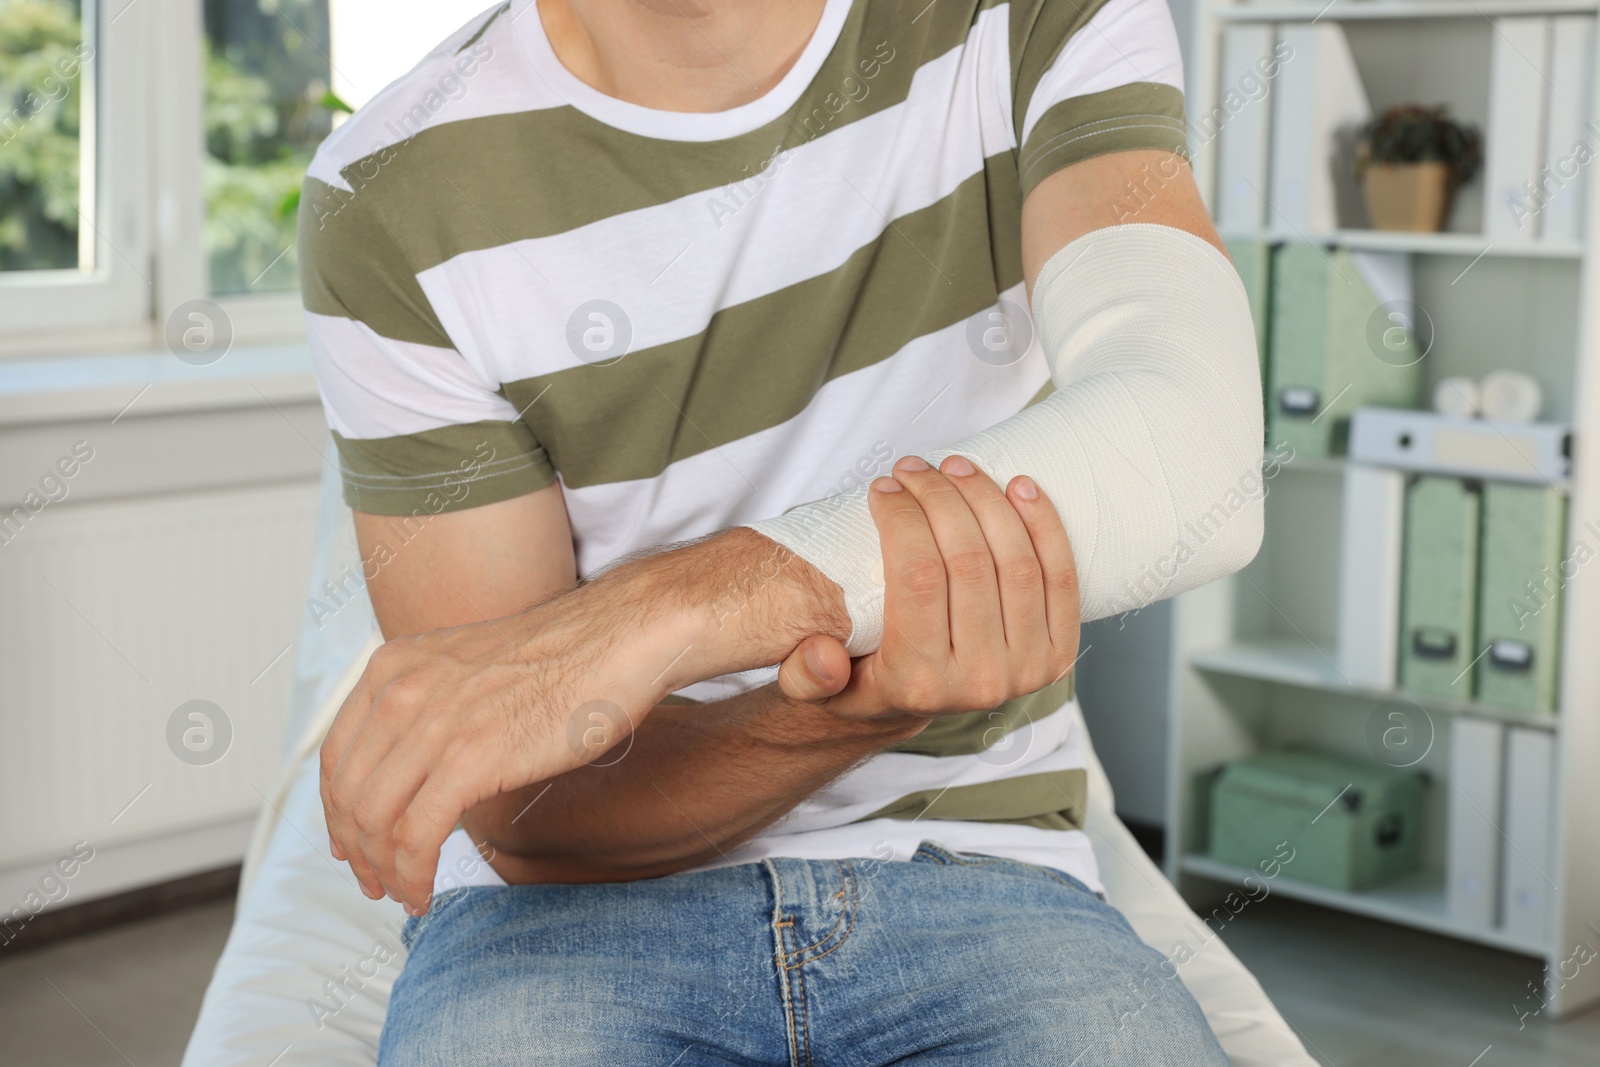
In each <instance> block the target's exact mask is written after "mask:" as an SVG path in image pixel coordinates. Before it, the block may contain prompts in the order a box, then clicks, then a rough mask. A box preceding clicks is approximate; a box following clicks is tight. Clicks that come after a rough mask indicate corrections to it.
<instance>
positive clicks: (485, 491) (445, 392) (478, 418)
mask: <svg viewBox="0 0 1600 1067" xmlns="http://www.w3.org/2000/svg"><path fill="white" fill-rule="evenodd" d="M299 226H300V237H299V247H300V276H301V294H302V297H303V299H304V302H305V309H306V333H307V338H308V341H309V343H310V347H311V356H312V363H313V366H314V368H315V370H316V375H317V385H318V388H319V389H320V391H321V393H322V403H323V408H324V412H325V414H326V416H327V420H328V425H329V427H330V428H331V429H332V430H333V439H334V442H335V443H336V445H337V447H338V453H339V464H340V468H341V472H342V474H343V477H344V498H345V502H346V503H348V504H349V505H350V506H351V507H352V508H354V509H356V510H357V511H366V512H373V513H376V514H379V515H417V514H425V515H434V514H439V513H441V512H445V511H460V510H463V509H465V508H471V507H479V506H482V505H484V504H493V503H496V502H497V501H501V500H508V499H510V498H512V497H515V496H521V495H523V494H525V493H531V492H533V491H534V490H537V489H542V488H543V487H544V486H546V485H549V484H550V483H551V482H553V481H554V480H555V477H556V475H555V470H554V468H553V467H552V465H551V463H550V459H549V457H548V456H547V455H546V453H545V450H544V449H543V448H542V447H541V446H540V444H539V442H538V440H537V439H536V438H535V437H534V434H533V432H532V430H530V429H529V427H528V426H527V424H526V423H525V422H524V421H523V420H522V419H521V417H520V415H519V413H518V411H517V410H516V408H515V407H514V406H513V405H512V404H511V402H510V401H509V400H507V399H506V398H505V396H504V395H503V394H502V393H501V391H500V386H499V383H498V382H494V381H490V380H488V378H487V376H486V375H485V374H484V373H483V372H482V371H481V370H480V369H479V368H476V367H474V366H473V365H472V364H471V363H470V362H469V361H468V360H467V359H466V358H465V357H464V356H463V355H462V354H461V352H459V351H458V350H457V349H456V348H455V347H454V345H453V344H452V342H451V340H450V338H449V336H448V335H447V334H446V332H445V330H444V327H443V326H442V325H441V324H440V322H439V319H438V316H437V315H435V314H434V311H433V308H432V307H431V305H430V304H429V303H428V299H427V297H426V295H425V294H424V293H423V290H422V287H421V285H420V284H419V283H418V281H417V278H416V275H415V274H414V273H412V269H411V266H410V265H409V264H408V262H407V260H406V258H405V257H404V256H403V254H402V253H401V251H400V249H399V248H398V247H397V245H396V242H395V241H394V240H393V239H392V238H391V237H390V236H389V235H388V234H387V233H386V232H385V229H384V227H383V226H381V225H380V224H379V223H378V221H377V220H376V219H375V218H374V217H373V213H372V212H371V210H370V208H369V206H368V204H367V203H366V201H365V200H364V199H363V198H362V197H361V196H360V194H359V192H352V191H350V190H348V189H343V188H340V187H338V186H335V185H330V184H327V183H325V182H323V181H320V180H318V179H317V178H315V177H308V178H307V179H306V182H305V187H304V190H303V191H302V193H301V200H300V222H299Z"/></svg>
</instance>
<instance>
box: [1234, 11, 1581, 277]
mask: <svg viewBox="0 0 1600 1067" xmlns="http://www.w3.org/2000/svg"><path fill="white" fill-rule="evenodd" d="M1367 2H1376V0H1367ZM1222 236H1223V238H1224V239H1226V240H1235V239H1238V240H1245V241H1265V242H1266V243H1268V244H1276V243H1279V242H1282V241H1314V242H1316V243H1318V244H1329V245H1341V246H1343V247H1345V248H1360V249H1366V250H1369V251H1373V252H1420V253H1425V254H1430V255H1437V256H1468V257H1471V258H1473V259H1476V258H1478V257H1479V256H1507V257H1512V258H1521V259H1581V258H1582V257H1583V246H1582V245H1575V244H1567V243H1565V242H1559V241H1541V242H1539V243H1537V244H1519V245H1514V244H1505V243H1501V244H1495V243H1493V242H1491V241H1489V240H1488V239H1486V238H1484V237H1480V236H1479V235H1477V234H1471V233H1389V232H1385V231H1383V230H1335V231H1333V232H1332V233H1296V232H1294V231H1293V230H1265V231H1262V232H1260V233H1242V232H1239V231H1224V232H1223V234H1222Z"/></svg>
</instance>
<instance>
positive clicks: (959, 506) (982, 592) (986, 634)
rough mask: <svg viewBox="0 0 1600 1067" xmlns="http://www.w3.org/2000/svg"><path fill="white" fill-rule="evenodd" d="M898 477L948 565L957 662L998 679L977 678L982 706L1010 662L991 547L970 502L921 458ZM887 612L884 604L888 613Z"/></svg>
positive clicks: (904, 465)
mask: <svg viewBox="0 0 1600 1067" xmlns="http://www.w3.org/2000/svg"><path fill="white" fill-rule="evenodd" d="M894 476H895V478H896V479H898V480H899V481H900V482H902V483H903V484H904V485H905V487H906V488H907V490H909V491H910V492H911V494H912V495H913V496H915V497H916V499H917V503H919V504H921V505H922V510H923V511H924V512H925V513H926V515H927V522H928V526H929V528H930V529H931V530H932V531H933V536H934V541H935V543H936V544H937V546H938V550H939V555H940V557H941V559H942V560H943V563H944V569H945V572H946V576H947V581H948V583H949V593H948V597H949V604H950V607H949V628H950V643H951V646H952V647H953V648H954V650H955V655H956V658H957V659H959V660H961V661H962V662H966V663H972V664H978V665H985V666H984V673H985V674H993V675H994V677H993V678H992V679H990V678H986V677H975V678H973V679H972V681H973V687H974V690H975V693H974V697H975V699H978V700H980V701H981V700H982V699H984V698H983V696H982V695H981V694H982V691H983V690H985V689H990V688H992V689H995V690H996V691H998V689H999V688H1000V686H999V683H1001V682H1003V681H1004V680H1005V675H1004V672H1003V667H1004V664H1005V662H1006V661H1005V624H1004V622H1003V621H1002V619H1001V614H1000V589H999V585H998V582H997V579H996V577H995V570H994V557H993V555H992V554H991V552H990V547H989V542H988V541H987V540H986V539H985V537H984V531H983V528H982V527H981V526H980V525H979V524H978V519H977V517H976V516H975V515H974V514H973V513H972V508H971V506H970V505H968V503H967V501H966V499H965V497H964V496H963V495H962V494H961V492H960V491H959V490H958V489H957V488H956V487H955V486H954V485H952V484H951V480H950V479H949V478H946V477H945V476H944V474H942V473H941V472H939V471H936V470H934V469H933V468H931V467H929V466H928V464H927V463H926V462H925V461H924V460H923V459H922V458H921V457H919V456H907V457H905V458H904V459H902V460H901V461H900V462H899V463H897V464H895V468H894ZM887 608H888V606H887V604H885V614H887ZM1001 699H1002V700H1003V699H1004V697H1001Z"/></svg>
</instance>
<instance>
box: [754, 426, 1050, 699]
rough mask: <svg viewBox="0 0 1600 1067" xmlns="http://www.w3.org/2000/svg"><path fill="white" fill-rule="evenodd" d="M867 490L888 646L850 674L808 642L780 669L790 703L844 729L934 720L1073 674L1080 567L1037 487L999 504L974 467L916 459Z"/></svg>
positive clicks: (821, 644)
mask: <svg viewBox="0 0 1600 1067" xmlns="http://www.w3.org/2000/svg"><path fill="white" fill-rule="evenodd" d="M872 489H873V491H872V492H870V493H869V494H867V495H868V502H869V505H870V507H871V510H872V519H873V522H874V523H875V524H876V525H877V527H878V537H879V540H880V542H881V544H882V548H883V572H884V577H885V589H884V632H883V644H882V646H881V647H880V648H879V649H878V651H876V652H874V653H872V654H871V655H869V656H863V657H861V658H860V659H859V660H857V661H856V662H855V663H854V665H852V664H851V662H850V658H849V655H848V653H846V652H845V648H844V646H843V645H842V644H840V643H839V641H837V640H836V639H834V638H833V637H829V636H822V635H818V636H812V637H808V638H806V639H805V640H804V641H802V642H801V643H800V645H799V646H798V647H797V648H796V649H795V651H794V652H793V653H792V654H791V655H790V656H789V657H788V658H787V659H786V660H785V661H784V663H783V665H782V666H781V667H780V668H779V672H778V679H779V685H780V686H781V687H782V688H783V691H784V692H785V693H786V694H788V695H789V696H790V697H792V698H795V699H799V700H810V701H814V702H818V703H821V704H822V705H823V706H824V707H826V708H828V709H829V710H831V711H833V712H834V713H836V714H838V715H841V716H844V717H847V718H867V717H879V716H886V715H897V714H911V715H917V716H937V715H947V714H957V713H960V712H968V711H983V710H987V709H989V708H993V707H996V706H998V705H1000V704H1002V703H1004V702H1005V701H1007V700H1010V699H1011V698H1013V697H1017V696H1022V695H1024V694H1026V693H1032V692H1035V691H1036V690H1039V689H1042V688H1044V687H1045V686H1047V685H1049V684H1051V683H1052V682H1055V681H1057V680H1058V679H1060V678H1061V677H1062V676H1063V675H1065V674H1066V673H1067V671H1069V670H1071V669H1072V665H1073V662H1074V661H1075V660H1076V658H1077V654H1078V624H1079V613H1078V612H1079V609H1078V572H1077V567H1076V565H1075V563H1074V561H1073V556H1072V546H1071V544H1070V543H1069V542H1068V540H1067V533H1066V530H1065V528H1064V527H1063V526H1062V524H1061V519H1060V517H1059V516H1058V515H1057V514H1056V510H1055V508H1054V507H1053V506H1052V505H1051V503H1050V501H1049V500H1048V499H1047V498H1046V497H1045V496H1044V494H1043V493H1042V492H1041V491H1040V490H1039V488H1038V486H1037V484H1036V483H1034V482H1033V480H1032V479H1030V478H1026V477H1017V478H1013V479H1012V480H1011V484H1010V485H1008V486H1007V487H1006V491H1005V492H1004V493H1002V492H1001V491H1000V489H999V487H998V486H996V485H995V483H994V482H993V481H992V480H990V478H989V476H988V475H986V474H984V473H983V472H982V471H980V470H978V469H977V468H975V467H974V466H973V465H972V463H971V462H970V461H968V460H967V459H966V458H965V457H962V456H950V457H948V458H947V459H946V460H945V461H944V463H943V464H942V466H941V469H940V470H934V469H932V468H931V467H929V466H928V464H927V463H925V462H924V461H923V460H921V459H920V458H918V457H916V456H907V457H906V458H904V459H902V460H901V461H900V462H899V463H897V464H896V465H895V468H894V475H893V477H889V478H879V479H878V480H877V481H875V482H873V483H872ZM846 677H848V679H849V681H848V683H844V684H843V686H842V689H841V681H842V680H843V679H844V678H846ZM834 694H837V695H834Z"/></svg>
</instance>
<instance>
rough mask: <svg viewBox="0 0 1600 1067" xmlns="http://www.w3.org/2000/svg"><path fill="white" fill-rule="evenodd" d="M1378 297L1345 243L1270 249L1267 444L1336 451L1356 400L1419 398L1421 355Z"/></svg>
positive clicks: (1400, 403) (1394, 403)
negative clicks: (1326, 248)
mask: <svg viewBox="0 0 1600 1067" xmlns="http://www.w3.org/2000/svg"><path fill="white" fill-rule="evenodd" d="M1381 304H1382V302H1381V301H1380V299H1379V297H1378V295H1377V294H1376V293H1374V292H1373V290H1372V287H1371V286H1370V285H1368V284H1367V282H1366V279H1365V277H1364V276H1363V274H1362V272H1361V271H1360V270H1359V269H1358V268H1357V267H1356V264H1355V260H1354V259H1353V258H1352V256H1351V254H1350V251H1349V250H1348V249H1344V248H1336V249H1328V250H1324V249H1323V248H1321V247H1320V246H1318V245H1314V244H1305V243H1290V244H1285V245H1283V246H1282V247H1281V248H1279V249H1278V250H1277V251H1276V252H1274V253H1273V256H1272V281H1271V307H1272V311H1271V314H1270V316H1269V323H1268V326H1269V337H1270V342H1269V344H1268V366H1267V446H1268V447H1269V448H1271V447H1274V446H1276V445H1277V444H1278V443H1279V442H1287V443H1288V444H1289V445H1290V446H1291V447H1293V448H1294V450H1295V451H1296V452H1298V453H1300V454H1302V455H1312V456H1327V455H1334V454H1340V453H1343V452H1344V451H1345V446H1346V444H1347V442H1348V441H1349V437H1350V416H1351V414H1352V413H1353V412H1354V411H1355V409H1356V408H1358V407H1361V406H1363V405H1375V406H1380V407H1402V408H1409V407H1414V406H1416V402H1417V394H1418V389H1419V388H1420V386H1421V382H1422V377H1421V366H1420V361H1421V356H1420V354H1419V353H1418V352H1417V350H1416V342H1415V341H1414V340H1413V339H1412V338H1411V337H1410V336H1409V334H1408V333H1407V332H1406V331H1405V330H1401V329H1396V328H1393V327H1394V321H1393V320H1391V318H1390V314H1389V312H1386V311H1385V310H1384V308H1383V307H1382V306H1381ZM1396 313H1397V314H1400V315H1401V317H1402V319H1403V318H1404V315H1405V313H1406V312H1405V309H1400V310H1399V311H1397V312H1396ZM1380 353H1381V354H1380Z"/></svg>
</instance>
